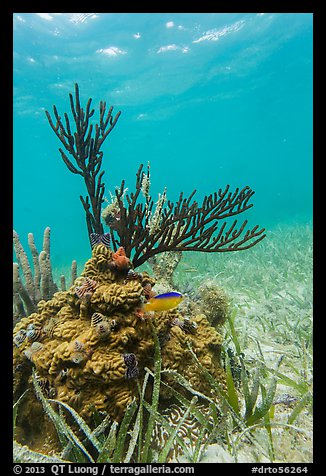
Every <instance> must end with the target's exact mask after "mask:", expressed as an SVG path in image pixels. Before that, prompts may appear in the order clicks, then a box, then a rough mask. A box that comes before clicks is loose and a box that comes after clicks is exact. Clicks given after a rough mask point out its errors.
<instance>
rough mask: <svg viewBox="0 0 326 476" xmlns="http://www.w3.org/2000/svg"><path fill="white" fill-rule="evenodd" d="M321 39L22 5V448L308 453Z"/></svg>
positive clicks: (17, 436)
mask: <svg viewBox="0 0 326 476" xmlns="http://www.w3.org/2000/svg"><path fill="white" fill-rule="evenodd" d="M312 36H313V15H312V14H308V13H14V14H13V88H14V104H13V124H14V137H13V145H14V160H13V180H14V181H13V184H14V187H13V188H14V190H13V202H14V206H13V224H14V231H13V433H14V442H13V458H14V461H15V462H17V463H24V462H28V463H67V462H69V463H84V464H86V463H87V464H92V463H93V464H94V463H130V464H132V463H179V464H186V463H269V462H272V463H311V462H313V444H312V441H313V423H312V420H313V419H312V404H313V390H312V383H313V372H312V367H313V365H312V364H313V358H312V349H313V343H312V308H313V292H312V271H313V268H312V262H313V240H312V237H313V228H312V169H313V157H312V132H313V129H312V124H313V121H312V95H313V94H312V93H313V87H312V81H313V74H312V71H313V55H312Z"/></svg>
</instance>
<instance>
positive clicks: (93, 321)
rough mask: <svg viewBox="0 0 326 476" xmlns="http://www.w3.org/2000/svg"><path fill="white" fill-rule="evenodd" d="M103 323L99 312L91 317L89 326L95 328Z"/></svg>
mask: <svg viewBox="0 0 326 476" xmlns="http://www.w3.org/2000/svg"><path fill="white" fill-rule="evenodd" d="M102 321H103V315H102V314H100V313H99V312H94V314H93V315H92V317H91V326H92V327H96V326H97V324H100V322H102Z"/></svg>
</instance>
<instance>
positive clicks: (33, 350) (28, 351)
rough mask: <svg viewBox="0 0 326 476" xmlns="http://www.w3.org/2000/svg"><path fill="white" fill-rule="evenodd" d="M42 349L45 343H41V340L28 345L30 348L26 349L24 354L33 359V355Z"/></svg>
mask: <svg viewBox="0 0 326 476" xmlns="http://www.w3.org/2000/svg"><path fill="white" fill-rule="evenodd" d="M42 349H43V344H41V342H36V341H35V342H33V344H32V345H31V346H30V347H28V349H26V350H24V354H25V356H26V357H27V358H28V359H29V360H32V357H33V355H34V354H36V353H37V352H39V351H40V350H42Z"/></svg>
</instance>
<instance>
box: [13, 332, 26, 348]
mask: <svg viewBox="0 0 326 476" xmlns="http://www.w3.org/2000/svg"><path fill="white" fill-rule="evenodd" d="M25 339H26V331H25V329H21V330H20V331H18V332H17V334H16V335H15V336H14V339H13V341H14V344H15V345H16V346H17V347H19V346H21V344H22V343H23V342H24V340H25Z"/></svg>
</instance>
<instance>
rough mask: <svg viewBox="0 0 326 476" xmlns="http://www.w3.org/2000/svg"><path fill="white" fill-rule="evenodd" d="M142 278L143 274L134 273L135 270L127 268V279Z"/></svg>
mask: <svg viewBox="0 0 326 476" xmlns="http://www.w3.org/2000/svg"><path fill="white" fill-rule="evenodd" d="M142 278H143V275H142V274H141V273H136V271H134V270H133V269H129V271H128V273H127V276H126V278H125V279H126V280H127V281H132V280H137V281H139V280H142Z"/></svg>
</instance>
